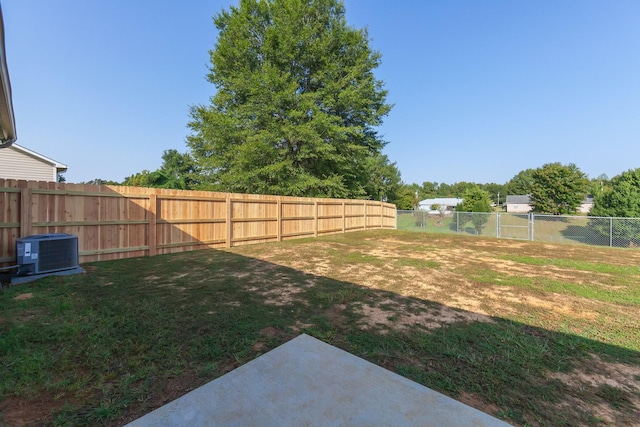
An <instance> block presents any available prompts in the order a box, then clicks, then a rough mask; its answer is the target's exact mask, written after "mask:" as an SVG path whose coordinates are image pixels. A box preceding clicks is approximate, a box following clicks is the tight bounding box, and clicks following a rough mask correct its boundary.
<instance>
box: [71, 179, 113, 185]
mask: <svg viewBox="0 0 640 427" xmlns="http://www.w3.org/2000/svg"><path fill="white" fill-rule="evenodd" d="M80 184H91V185H121V184H120V183H119V182H117V181H111V180H107V179H102V178H94V179H91V180H89V181H84V182H81V183H80Z"/></svg>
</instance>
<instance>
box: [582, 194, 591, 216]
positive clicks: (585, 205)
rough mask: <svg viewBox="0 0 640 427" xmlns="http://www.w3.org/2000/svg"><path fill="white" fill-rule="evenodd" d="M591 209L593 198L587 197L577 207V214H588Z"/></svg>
mask: <svg viewBox="0 0 640 427" xmlns="http://www.w3.org/2000/svg"><path fill="white" fill-rule="evenodd" d="M592 207H593V196H587V197H585V198H584V200H583V201H582V203H581V204H580V206H578V212H580V213H583V214H588V213H589V211H590V210H591V208H592Z"/></svg>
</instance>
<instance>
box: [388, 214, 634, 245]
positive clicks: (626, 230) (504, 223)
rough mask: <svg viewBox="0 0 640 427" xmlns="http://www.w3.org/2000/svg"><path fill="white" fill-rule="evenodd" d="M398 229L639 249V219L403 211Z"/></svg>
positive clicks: (399, 216) (399, 217)
mask: <svg viewBox="0 0 640 427" xmlns="http://www.w3.org/2000/svg"><path fill="white" fill-rule="evenodd" d="M397 229H398V230H408V231H418V232H427V233H448V234H465V235H473V236H488V237H498V238H503V239H518V240H530V241H541V242H555V243H573V244H583V245H593V246H609V247H618V248H629V247H640V218H609V217H589V216H564V215H542V214H532V213H523V214H515V213H504V212H491V213H486V212H452V213H449V214H442V213H441V214H430V213H429V212H427V211H422V210H415V211H403V210H399V211H398V215H397Z"/></svg>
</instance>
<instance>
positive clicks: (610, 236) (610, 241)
mask: <svg viewBox="0 0 640 427" xmlns="http://www.w3.org/2000/svg"><path fill="white" fill-rule="evenodd" d="M609 247H610V248H612V247H613V218H609Z"/></svg>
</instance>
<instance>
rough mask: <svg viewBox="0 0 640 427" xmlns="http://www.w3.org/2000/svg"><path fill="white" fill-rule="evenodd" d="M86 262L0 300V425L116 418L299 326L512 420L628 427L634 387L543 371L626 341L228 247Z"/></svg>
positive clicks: (235, 362) (606, 352) (561, 369)
mask: <svg viewBox="0 0 640 427" xmlns="http://www.w3.org/2000/svg"><path fill="white" fill-rule="evenodd" d="M85 267H86V269H87V273H86V274H83V275H77V276H67V277H56V278H47V279H43V280H40V281H37V282H34V283H31V284H27V285H22V286H19V287H13V288H8V289H4V290H3V291H2V293H1V294H0V312H1V313H2V314H1V315H0V316H1V317H0V332H1V335H0V366H1V367H2V368H0V412H2V416H3V418H0V420H2V421H4V422H6V423H7V424H10V425H11V424H29V423H34V424H40V423H46V424H58V425H88V424H97V423H103V424H109V425H121V424H124V423H126V422H129V421H131V420H133V419H135V418H137V417H139V416H141V415H143V414H145V413H147V412H149V411H151V410H152V409H155V408H157V407H159V406H161V405H162V404H164V403H167V402H169V401H171V400H173V399H175V398H177V397H179V396H181V395H183V394H185V393H186V392H188V391H190V390H192V389H194V388H196V387H198V386H200V385H202V384H204V383H206V382H208V381H210V380H212V379H214V378H217V377H219V376H221V375H223V374H225V373H227V372H229V371H230V370H232V369H234V368H236V367H238V366H240V365H242V364H244V363H246V362H248V361H250V360H252V359H254V358H255V357H258V356H259V355H261V354H263V353H265V352H267V351H269V350H271V349H273V348H275V347H276V346H278V345H281V344H283V343H284V342H286V341H288V340H290V339H292V338H293V337H295V336H297V335H298V334H300V333H302V332H305V333H308V334H310V335H312V336H314V337H316V338H318V339H321V340H323V341H325V342H327V343H329V344H332V345H334V346H337V347H339V348H342V349H344V350H346V351H348V352H350V353H353V354H355V355H356V356H359V357H362V358H365V359H367V360H369V361H371V362H373V363H375V364H377V365H380V366H383V367H385V368H388V369H390V370H392V371H395V372H397V373H399V374H401V375H404V376H406V377H408V378H410V379H412V380H414V381H417V382H419V383H421V384H423V385H425V386H427V387H430V388H432V389H435V390H438V391H440V392H443V393H445V394H447V395H449V396H452V397H454V398H459V399H461V400H463V401H466V402H468V403H470V404H473V405H474V406H476V407H478V408H479V409H481V410H484V411H485V412H489V413H491V414H492V415H495V416H497V417H500V418H503V419H505V420H507V421H508V422H511V423H513V424H515V425H554V426H570V425H571V426H573V425H599V423H600V420H601V418H602V413H603V409H602V408H605V409H606V411H604V412H605V414H606V415H607V417H609V418H610V421H611V422H613V423H614V424H616V425H624V424H631V423H633V422H637V419H635V418H633V417H634V414H635V415H637V408H634V406H633V403H632V402H633V400H634V399H637V397H638V393H637V391H634V390H631V389H628V388H624V387H611V386H609V387H610V388H608V389H605V388H603V386H597V385H594V384H591V383H589V382H586V383H578V382H573V381H567V380H563V381H561V380H560V379H554V378H553V377H552V376H553V375H554V374H557V373H562V374H567V375H569V376H570V375H571V373H572V372H577V373H586V374H590V373H593V372H598V369H600V368H601V366H600V365H599V364H598V363H601V362H596V361H595V359H594V358H593V357H592V355H598V357H599V358H600V359H602V360H603V361H606V362H616V363H624V364H628V365H640V353H638V352H636V351H633V350H630V349H625V348H621V347H616V346H612V345H607V344H603V343H601V342H597V341H593V340H589V339H585V338H582V337H579V336H576V335H572V334H568V333H560V332H555V331H550V330H545V329H541V328H537V327H531V326H529V325H526V324H523V323H518V322H513V321H509V320H505V319H500V318H483V317H482V316H478V315H472V314H471V313H468V312H464V311H462V310H456V309H452V308H449V307H446V306H443V305H441V304H438V303H435V302H432V301H426V300H421V299H416V298H409V297H403V296H400V295H398V294H395V293H392V292H387V291H380V290H375V289H371V288H368V287H364V286H361V285H357V284H353V283H348V282H343V281H338V280H334V279H331V278H328V277H323V276H315V275H311V274H306V273H304V272H301V271H297V270H295V269H291V268H287V267H282V266H279V265H275V264H271V263H268V262H264V261H261V260H257V259H253V258H249V257H245V256H240V255H237V254H233V253H229V252H224V251H198V252H191V253H183V254H172V255H163V256H158V257H155V258H136V259H128V260H120V261H108V262H101V263H93V264H89V265H86V266H85ZM371 312H377V313H378V314H382V317H377V318H376V317H373V316H371V315H370V313H371ZM443 312H447V313H449V314H451V312H453V313H454V315H453V316H451V315H447V316H443V315H442V313H443ZM367 313H369V314H367ZM385 313H386V314H385ZM471 318H475V319H479V320H478V321H470V320H469V319H471ZM407 319H413V320H414V321H411V322H407V321H406V320H407ZM416 319H422V320H417V321H416ZM559 378H560V377H559ZM635 380H636V381H639V380H640V378H635ZM566 405H569V406H566ZM611 418H612V419H611Z"/></svg>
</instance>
